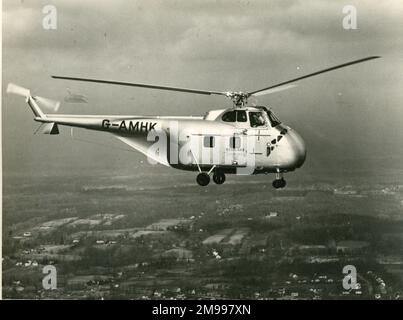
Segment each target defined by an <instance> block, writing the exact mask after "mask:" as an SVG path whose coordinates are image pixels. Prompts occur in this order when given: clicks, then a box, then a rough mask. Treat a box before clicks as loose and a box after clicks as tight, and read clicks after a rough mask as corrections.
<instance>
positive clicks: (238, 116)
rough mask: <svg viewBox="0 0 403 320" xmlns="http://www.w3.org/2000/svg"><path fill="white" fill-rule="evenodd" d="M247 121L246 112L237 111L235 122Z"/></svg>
mask: <svg viewBox="0 0 403 320" xmlns="http://www.w3.org/2000/svg"><path fill="white" fill-rule="evenodd" d="M247 120H248V119H247V117H246V111H244V110H237V112H236V121H237V122H246V121H247Z"/></svg>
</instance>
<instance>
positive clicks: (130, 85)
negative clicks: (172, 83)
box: [51, 76, 226, 96]
mask: <svg viewBox="0 0 403 320" xmlns="http://www.w3.org/2000/svg"><path fill="white" fill-rule="evenodd" d="M51 77H52V78H53V79H63V80H73V81H85V82H96V83H105V84H115V85H120V86H128V87H140V88H147V89H157V90H168V91H179V92H187V93H195V94H204V95H212V94H217V95H222V96H226V93H225V92H218V91H206V90H197V89H187V88H177V87H167V86H157V85H152V84H144V83H132V82H121V81H110V80H100V79H88V78H75V77H64V76H51Z"/></svg>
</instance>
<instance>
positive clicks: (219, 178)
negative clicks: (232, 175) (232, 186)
mask: <svg viewBox="0 0 403 320" xmlns="http://www.w3.org/2000/svg"><path fill="white" fill-rule="evenodd" d="M213 181H214V182H215V183H216V184H223V183H224V182H225V174H224V172H221V171H216V172H214V175H213Z"/></svg>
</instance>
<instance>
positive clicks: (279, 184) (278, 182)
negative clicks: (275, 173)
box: [273, 178, 287, 189]
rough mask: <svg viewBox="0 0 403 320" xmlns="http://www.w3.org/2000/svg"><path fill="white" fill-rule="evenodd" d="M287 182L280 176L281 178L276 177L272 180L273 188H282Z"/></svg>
mask: <svg viewBox="0 0 403 320" xmlns="http://www.w3.org/2000/svg"><path fill="white" fill-rule="evenodd" d="M286 184H287V182H286V181H285V180H284V179H283V178H281V179H276V180H274V181H273V188H275V189H280V188H284V187H285V186H286Z"/></svg>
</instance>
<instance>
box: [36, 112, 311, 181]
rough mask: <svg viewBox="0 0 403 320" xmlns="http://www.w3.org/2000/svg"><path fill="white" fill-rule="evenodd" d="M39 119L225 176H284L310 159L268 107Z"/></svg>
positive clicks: (166, 162) (301, 143) (295, 135)
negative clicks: (107, 136)
mask: <svg viewBox="0 0 403 320" xmlns="http://www.w3.org/2000/svg"><path fill="white" fill-rule="evenodd" d="M233 114H235V118H231V115H233ZM240 114H242V118H241V119H238V117H237V115H240ZM252 114H253V115H256V114H259V115H260V116H263V119H262V120H263V121H262V122H261V123H259V125H253V124H252V123H251V121H252V120H251V117H252ZM228 115H230V116H228ZM35 120H37V121H39V122H46V123H48V126H50V129H49V130H48V131H49V132H48V133H52V128H53V127H54V126H55V125H56V126H57V125H64V126H71V127H80V128H84V129H89V130H98V131H105V132H108V133H110V134H112V135H114V136H115V137H116V138H117V139H119V140H121V141H122V142H124V143H126V144H128V145H129V146H131V147H133V148H134V149H136V150H138V151H140V152H141V153H143V154H144V155H146V156H147V157H148V159H149V160H151V161H150V162H153V163H155V162H158V163H160V164H163V165H166V166H170V167H173V168H176V169H181V170H188V171H209V170H211V168H212V167H213V166H214V168H215V169H219V170H221V171H222V172H224V173H241V174H242V173H243V174H258V173H283V172H289V171H293V170H295V169H296V168H299V167H301V166H302V164H303V163H304V161H305V157H306V148H305V143H304V141H303V139H302V138H301V136H300V135H299V134H298V133H297V132H296V131H295V130H293V129H292V128H290V127H289V126H286V125H284V124H282V123H280V121H278V120H277V119H276V118H275V117H274V115H273V113H272V112H271V111H269V110H267V109H266V108H264V107H246V108H238V109H237V108H229V109H221V110H213V111H210V112H208V113H207V114H206V115H205V116H204V117H159V116H82V115H80V116H78V115H73V116H70V115H50V114H48V115H46V118H44V117H37V118H36V119H35ZM232 120H234V121H232ZM239 120H241V121H239ZM56 132H58V130H55V129H53V133H56ZM241 168H244V169H245V168H247V169H248V170H249V171H248V170H239V169H241Z"/></svg>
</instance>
